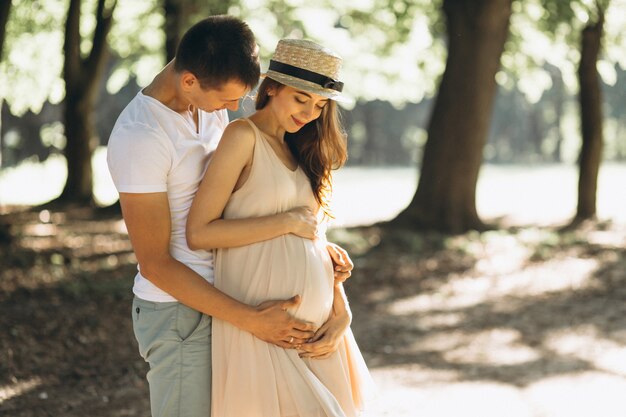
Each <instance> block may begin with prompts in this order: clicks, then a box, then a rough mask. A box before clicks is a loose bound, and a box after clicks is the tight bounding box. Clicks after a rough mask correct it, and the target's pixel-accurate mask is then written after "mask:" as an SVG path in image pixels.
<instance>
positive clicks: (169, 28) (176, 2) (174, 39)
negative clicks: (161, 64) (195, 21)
mask: <svg viewBox="0 0 626 417" xmlns="http://www.w3.org/2000/svg"><path fill="white" fill-rule="evenodd" d="M163 11H164V12H165V61H166V62H170V61H171V60H172V59H174V57H175V56H176V48H178V42H179V41H180V37H181V34H182V30H183V24H184V20H185V16H184V13H183V5H182V2H181V0H164V1H163Z"/></svg>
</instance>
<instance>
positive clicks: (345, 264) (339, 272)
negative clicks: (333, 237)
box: [326, 242, 354, 283]
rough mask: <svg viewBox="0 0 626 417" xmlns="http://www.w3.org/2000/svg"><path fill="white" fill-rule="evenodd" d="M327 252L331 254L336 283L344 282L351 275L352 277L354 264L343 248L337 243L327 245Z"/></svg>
mask: <svg viewBox="0 0 626 417" xmlns="http://www.w3.org/2000/svg"><path fill="white" fill-rule="evenodd" d="M326 250H328V253H329V254H330V258H331V259H332V261H333V269H334V272H335V283H339V282H344V281H345V280H347V279H348V278H350V275H352V269H353V268H354V263H352V259H350V256H349V255H348V252H346V250H345V249H344V248H342V247H341V246H339V245H337V244H335V243H330V242H327V243H326Z"/></svg>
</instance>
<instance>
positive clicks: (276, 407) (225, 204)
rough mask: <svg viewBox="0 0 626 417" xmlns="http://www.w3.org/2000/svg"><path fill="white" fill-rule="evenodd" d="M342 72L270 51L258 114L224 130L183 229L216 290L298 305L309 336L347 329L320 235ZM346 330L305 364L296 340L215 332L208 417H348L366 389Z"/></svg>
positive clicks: (336, 152)
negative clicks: (213, 251)
mask: <svg viewBox="0 0 626 417" xmlns="http://www.w3.org/2000/svg"><path fill="white" fill-rule="evenodd" d="M340 66H341V58H340V57H339V56H337V55H336V54H335V53H333V52H332V51H330V50H328V49H326V48H323V47H321V46H319V45H317V44H315V43H313V42H310V41H302V40H293V39H283V40H281V41H280V42H279V43H278V46H277V49H276V51H275V53H274V57H273V59H272V60H271V61H270V66H269V70H268V71H267V74H266V77H265V79H264V80H263V82H262V83H261V85H260V87H259V90H258V95H257V100H256V112H255V113H254V114H253V115H252V116H250V117H249V118H248V119H242V120H236V121H234V122H232V123H231V124H230V125H229V126H228V127H227V129H226V131H225V132H224V135H223V137H222V139H221V142H220V144H219V146H218V148H217V150H216V152H215V155H214V156H213V159H212V160H211V163H210V165H209V168H208V170H207V173H206V175H205V177H204V180H203V183H202V185H201V186H200V189H199V191H198V194H197V196H196V199H195V200H194V203H193V205H192V208H191V211H190V215H189V220H188V223H187V232H188V237H187V239H188V241H189V243H190V247H193V248H202V249H208V248H219V249H218V250H217V256H216V260H215V276H216V278H215V286H216V287H217V288H219V289H220V290H221V291H223V292H225V293H226V294H228V295H230V296H231V297H233V298H235V299H237V300H239V301H242V302H244V303H247V304H250V305H256V304H261V303H263V302H265V301H269V300H275V299H284V298H290V297H293V296H296V295H297V296H299V297H300V300H301V302H300V303H299V304H298V305H297V306H296V307H294V308H293V311H291V314H292V315H293V316H294V317H296V318H299V319H301V320H305V321H308V322H310V323H313V324H314V325H315V327H316V328H318V329H319V328H322V329H323V326H324V325H325V323H327V320H328V319H329V317H333V316H347V317H349V313H346V311H347V305H346V300H345V295H344V293H343V288H342V285H341V283H336V282H335V280H334V278H333V265H332V261H331V258H330V256H329V254H328V251H327V249H326V245H327V242H326V240H325V237H324V233H323V232H322V231H321V228H322V225H321V224H320V225H318V219H320V222H321V220H323V219H324V218H326V217H327V215H328V214H329V213H330V212H329V207H328V198H329V194H330V191H331V175H330V174H331V170H332V169H335V168H338V167H339V166H341V165H342V164H343V163H344V161H345V159H346V144H345V135H344V133H343V130H342V129H341V125H340V123H339V119H338V113H337V108H336V104H335V100H338V99H342V98H343V96H342V94H341V90H342V87H343V84H342V83H341V82H339V81H337V76H338V72H339V68H340ZM347 321H348V322H349V318H348V319H347ZM268 325H271V323H268ZM344 328H347V330H346V331H345V332H343V331H336V332H335V333H334V334H333V333H332V332H331V331H330V329H324V330H327V331H328V333H329V334H331V335H330V336H327V337H330V338H331V339H333V340H332V341H331V343H329V345H331V346H332V349H329V350H328V351H324V352H307V351H306V348H305V346H307V344H306V342H307V340H306V339H305V338H303V336H302V335H301V334H299V333H298V331H297V330H295V329H294V332H293V333H292V334H291V335H287V336H286V339H285V340H284V346H283V347H280V346H276V345H272V344H269V343H266V342H265V341H263V340H260V339H258V338H255V337H254V336H253V335H252V334H250V333H247V332H245V331H242V330H240V329H238V328H236V327H234V326H232V325H230V324H229V323H227V322H224V321H220V320H214V322H213V342H212V343H213V347H212V355H213V388H212V390H213V391H212V416H213V417H244V416H245V417H349V416H356V415H358V414H359V412H360V410H361V409H362V405H363V399H364V396H365V394H366V391H368V390H369V388H370V387H371V379H370V376H369V372H368V371H367V367H366V365H365V362H364V361H363V358H362V356H361V353H360V352H359V349H358V347H357V345H356V342H355V341H354V337H353V336H352V333H351V331H350V329H349V327H348V323H347V322H346V325H345V326H344V327H342V330H343V329H344Z"/></svg>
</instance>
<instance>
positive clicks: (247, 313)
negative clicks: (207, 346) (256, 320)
mask: <svg viewBox="0 0 626 417" xmlns="http://www.w3.org/2000/svg"><path fill="white" fill-rule="evenodd" d="M140 267H141V273H142V275H143V276H144V277H146V278H147V279H148V280H149V281H150V282H152V283H153V284H154V285H156V286H157V287H158V288H160V289H161V290H163V291H165V292H166V293H168V294H170V295H171V296H172V297H174V298H176V299H177V300H178V301H180V302H181V303H183V304H185V305H187V306H189V307H191V308H193V309H195V310H198V311H200V312H202V313H204V314H207V315H209V316H212V317H215V318H217V319H220V320H224V321H227V322H229V323H231V324H232V325H234V326H236V327H239V328H242V327H244V325H245V323H246V322H247V321H249V320H250V318H251V317H252V315H253V314H254V313H255V311H256V310H255V309H254V308H253V307H251V306H249V305H247V304H244V303H241V302H239V301H237V300H235V299H234V298H232V297H230V296H228V295H226V294H225V293H223V292H222V291H220V290H218V289H217V288H215V286H213V285H212V284H210V283H209V282H208V281H207V280H205V279H204V278H202V277H201V276H200V275H199V274H198V273H196V272H195V271H194V270H193V269H191V268H189V267H188V266H186V265H185V264H183V263H181V262H180V261H178V260H176V259H174V258H169V259H165V260H163V261H161V262H155V263H153V264H150V265H146V266H143V265H142V266H140Z"/></svg>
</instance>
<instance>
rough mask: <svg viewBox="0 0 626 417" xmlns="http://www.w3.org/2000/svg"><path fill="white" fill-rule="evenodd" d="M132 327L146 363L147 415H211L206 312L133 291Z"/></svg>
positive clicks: (208, 337) (193, 416)
mask: <svg viewBox="0 0 626 417" xmlns="http://www.w3.org/2000/svg"><path fill="white" fill-rule="evenodd" d="M132 314H133V329H134V331H135V337H136V339H137V343H138V344H139V353H140V354H141V356H142V357H143V358H144V359H145V361H146V362H148V363H149V364H150V370H149V371H148V375H147V377H148V384H149V386H150V407H151V410H152V417H209V416H210V415H211V317H209V316H207V315H205V314H202V313H200V312H198V311H196V310H194V309H192V308H190V307H187V306H185V305H183V304H181V303H178V302H167V303H155V302H150V301H145V300H142V299H140V298H138V297H135V299H134V300H133V311H132Z"/></svg>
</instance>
